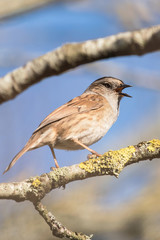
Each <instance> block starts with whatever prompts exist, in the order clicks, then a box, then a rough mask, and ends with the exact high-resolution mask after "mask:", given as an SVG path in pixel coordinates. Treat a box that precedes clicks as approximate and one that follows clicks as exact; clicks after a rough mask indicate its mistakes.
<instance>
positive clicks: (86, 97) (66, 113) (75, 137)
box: [4, 77, 131, 173]
mask: <svg viewBox="0 0 160 240" xmlns="http://www.w3.org/2000/svg"><path fill="white" fill-rule="evenodd" d="M127 87H131V86H130V85H127V84H124V83H123V82H122V81H121V80H119V79H117V78H113V77H103V78H100V79H98V80H96V81H94V82H93V83H92V84H91V85H90V86H89V87H88V88H87V89H86V90H85V92H84V93H83V94H82V95H80V96H79V97H76V98H74V99H72V100H71V101H69V102H67V103H66V104H64V105H62V106H61V107H59V108H57V109H56V110H54V111H53V112H52V113H51V114H49V115H48V116H47V117H46V118H45V119H44V120H43V121H42V122H41V124H40V125H39V127H38V128H37V129H36V130H35V131H34V133H33V134H32V136H31V138H30V139H29V141H28V142H27V143H26V145H25V146H24V148H23V149H22V150H21V151H20V152H19V153H18V154H17V155H16V156H15V157H14V158H13V160H12V161H11V163H10V164H9V166H8V167H7V168H6V170H5V171H4V173H6V172H7V171H8V170H9V169H10V168H11V167H13V165H14V164H15V163H16V161H17V160H18V159H19V158H20V157H21V156H22V155H23V154H24V153H25V152H27V151H30V150H33V149H36V148H39V147H42V146H44V145H48V146H49V147H50V149H51V152H52V155H53V158H54V162H55V165H56V167H57V168H58V167H59V165H58V162H57V160H56V156H55V153H54V148H57V149H66V150H77V149H83V148H85V149H87V150H88V151H90V152H91V153H92V154H95V155H96V156H100V154H98V153H97V152H95V151H94V150H92V149H91V148H89V147H88V146H90V145H92V144H93V143H95V142H97V141H98V140H100V139H101V138H102V137H103V136H104V135H105V134H106V133H107V131H108V130H109V129H110V127H111V126H112V125H113V123H114V122H115V121H116V120H117V117H118V114H119V103H120V100H121V99H122V97H124V96H125V97H131V96H130V95H128V94H126V93H122V90H123V89H124V88H127Z"/></svg>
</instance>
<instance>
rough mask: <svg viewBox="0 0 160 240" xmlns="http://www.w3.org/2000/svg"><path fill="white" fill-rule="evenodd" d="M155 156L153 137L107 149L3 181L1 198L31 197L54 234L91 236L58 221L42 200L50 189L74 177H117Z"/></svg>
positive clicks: (159, 151) (77, 238)
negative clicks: (40, 172) (24, 177)
mask: <svg viewBox="0 0 160 240" xmlns="http://www.w3.org/2000/svg"><path fill="white" fill-rule="evenodd" d="M155 158H160V140H156V139H153V140H151V141H146V142H141V143H139V144H138V145H135V146H129V147H126V148H123V149H120V150H117V151H108V152H106V153H104V154H103V155H102V156H101V157H99V158H91V159H89V160H87V161H85V162H82V163H80V164H76V165H73V166H70V167H63V168H59V169H55V170H54V171H51V172H50V173H45V174H43V175H41V176H38V177H33V178H30V179H27V180H24V181H22V182H14V183H1V184H0V199H12V200H15V201H17V202H21V201H25V200H29V201H31V202H32V203H33V204H34V206H35V209H36V210H37V211H38V212H39V214H40V215H41V216H42V217H43V218H44V220H45V221H46V223H47V224H48V225H49V227H50V229H51V231H52V234H53V235H54V236H57V237H60V238H64V237H65V238H69V239H72V240H89V239H91V237H92V236H87V235H84V234H81V233H76V232H72V231H70V230H68V229H67V228H66V227H65V226H63V225H62V224H61V223H59V222H58V221H57V220H56V219H55V217H54V216H53V214H52V213H50V212H48V211H47V209H46V207H45V206H43V204H42V203H41V202H40V201H41V200H42V199H43V198H44V197H45V195H46V194H47V193H49V192H50V191H51V190H53V189H56V188H59V187H61V186H65V185H66V184H67V183H70V182H72V181H76V180H83V179H86V178H90V177H94V176H103V175H111V176H112V175H114V176H116V177H118V176H119V174H120V172H121V171H122V170H123V168H124V167H126V166H128V165H130V164H133V163H137V162H139V161H144V160H147V159H150V160H152V159H155Z"/></svg>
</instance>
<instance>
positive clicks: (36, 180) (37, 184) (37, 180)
mask: <svg viewBox="0 0 160 240" xmlns="http://www.w3.org/2000/svg"><path fill="white" fill-rule="evenodd" d="M40 184H41V182H40V181H39V179H38V178H36V179H35V180H34V181H33V182H32V185H33V186H34V187H39V185H40Z"/></svg>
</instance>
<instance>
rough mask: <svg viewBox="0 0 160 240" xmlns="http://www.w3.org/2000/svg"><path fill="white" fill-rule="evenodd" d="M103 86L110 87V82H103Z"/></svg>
mask: <svg viewBox="0 0 160 240" xmlns="http://www.w3.org/2000/svg"><path fill="white" fill-rule="evenodd" d="M103 86H105V87H106V88H112V86H111V84H110V83H103Z"/></svg>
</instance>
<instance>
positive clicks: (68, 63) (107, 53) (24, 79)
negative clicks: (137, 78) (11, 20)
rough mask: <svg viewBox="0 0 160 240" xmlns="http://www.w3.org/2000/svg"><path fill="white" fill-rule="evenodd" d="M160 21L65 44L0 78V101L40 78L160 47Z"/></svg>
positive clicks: (11, 96)
mask: <svg viewBox="0 0 160 240" xmlns="http://www.w3.org/2000/svg"><path fill="white" fill-rule="evenodd" d="M159 42H160V25H157V26H154V27H150V28H146V29H141V30H138V31H133V32H124V33H119V34H117V35H113V36H109V37H106V38H99V39H96V40H89V41H86V42H82V43H71V44H65V45H63V46H62V47H59V48H57V49H55V50H54V51H52V52H49V53H47V54H45V55H43V56H41V57H39V58H36V59H34V60H33V61H30V62H28V63H27V64H26V65H25V66H23V67H20V68H17V69H15V70H14V71H13V72H10V73H8V74H7V75H5V76H4V77H2V78H0V103H3V102H5V101H8V100H10V99H13V98H14V97H16V96H17V95H18V94H19V93H21V92H23V91H24V90H25V89H27V88H28V87H29V86H31V85H33V84H35V83H38V82H39V81H40V80H42V79H44V78H46V77H49V76H54V75H58V74H61V73H63V72H65V71H67V70H70V69H72V68H75V67H77V66H80V65H82V64H86V63H91V62H94V61H97V60H100V59H108V58H111V57H118V56H127V55H143V54H146V53H150V52H153V51H158V50H160V44H159Z"/></svg>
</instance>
